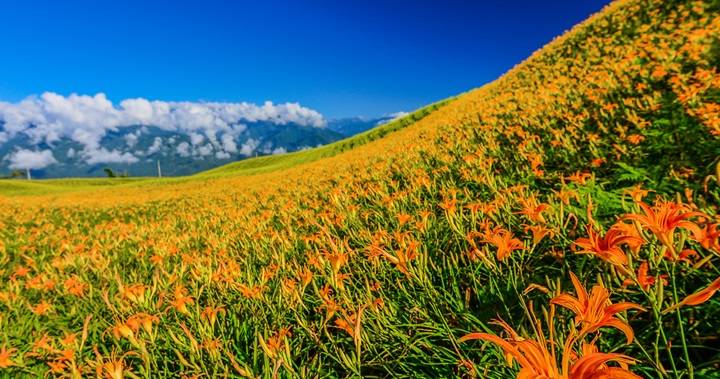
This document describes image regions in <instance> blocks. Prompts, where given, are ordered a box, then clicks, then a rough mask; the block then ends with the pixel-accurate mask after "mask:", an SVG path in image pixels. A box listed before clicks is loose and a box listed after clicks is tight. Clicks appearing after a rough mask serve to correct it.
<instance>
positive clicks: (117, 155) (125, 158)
mask: <svg viewBox="0 0 720 379" xmlns="http://www.w3.org/2000/svg"><path fill="white" fill-rule="evenodd" d="M83 157H84V158H85V162H87V163H88V164H96V163H135V162H137V161H139V159H138V158H137V157H136V156H134V155H132V154H131V153H128V152H124V153H123V152H121V151H119V150H112V151H110V150H108V149H106V148H104V147H101V148H99V149H97V150H91V151H85V152H83Z"/></svg>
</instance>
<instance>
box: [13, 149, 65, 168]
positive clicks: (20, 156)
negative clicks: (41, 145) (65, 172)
mask: <svg viewBox="0 0 720 379" xmlns="http://www.w3.org/2000/svg"><path fill="white" fill-rule="evenodd" d="M8 159H9V160H10V164H9V165H8V166H9V167H10V168H12V169H40V168H45V167H47V166H50V165H51V164H53V163H57V161H56V160H55V157H54V156H53V153H52V151H50V150H41V151H33V150H24V149H21V150H18V151H15V152H14V153H12V154H10V155H9V156H8Z"/></svg>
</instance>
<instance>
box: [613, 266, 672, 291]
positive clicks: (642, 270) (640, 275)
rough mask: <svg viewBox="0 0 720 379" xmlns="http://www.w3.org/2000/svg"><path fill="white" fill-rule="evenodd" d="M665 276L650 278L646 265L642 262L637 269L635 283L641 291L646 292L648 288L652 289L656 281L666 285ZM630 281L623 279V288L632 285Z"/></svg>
mask: <svg viewBox="0 0 720 379" xmlns="http://www.w3.org/2000/svg"><path fill="white" fill-rule="evenodd" d="M666 278H667V275H658V276H650V275H648V263H647V262H643V263H641V264H640V267H639V268H638V272H637V282H638V284H639V285H640V287H642V288H643V289H645V290H647V289H648V288H650V287H652V286H654V285H655V283H657V280H658V279H660V280H662V281H663V283H665V284H667V279H666ZM632 283H633V281H632V279H625V281H624V282H623V286H627V285H630V284H632Z"/></svg>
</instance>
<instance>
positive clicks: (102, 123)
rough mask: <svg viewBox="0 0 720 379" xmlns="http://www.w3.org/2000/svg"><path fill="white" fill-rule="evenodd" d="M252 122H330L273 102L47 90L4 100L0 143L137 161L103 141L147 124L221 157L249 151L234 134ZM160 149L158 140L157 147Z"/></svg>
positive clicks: (130, 141)
mask: <svg viewBox="0 0 720 379" xmlns="http://www.w3.org/2000/svg"><path fill="white" fill-rule="evenodd" d="M252 122H272V123H275V124H288V123H297V124H300V125H303V126H314V127H319V128H322V127H325V125H326V121H325V119H324V118H323V116H322V115H321V114H320V113H318V112H317V111H315V110H312V109H309V108H306V107H303V106H301V105H300V104H298V103H285V104H273V103H272V102H269V101H268V102H265V103H264V104H262V105H256V104H251V103H245V102H242V103H221V102H167V101H151V100H146V99H142V98H137V99H126V100H123V101H121V102H119V103H118V104H117V105H116V104H113V103H112V102H111V101H110V100H108V98H107V97H106V96H105V94H102V93H99V94H96V95H94V96H87V95H77V94H72V95H70V96H67V97H66V96H62V95H59V94H56V93H52V92H45V93H43V94H42V95H40V96H30V97H27V98H25V99H24V100H22V101H20V102H17V103H9V102H3V101H0V144H1V143H4V142H6V141H8V140H10V139H11V138H13V137H15V136H17V135H21V134H23V135H25V136H27V137H28V138H29V139H30V141H31V142H32V143H33V144H35V145H38V144H40V143H46V144H48V145H50V146H52V145H53V143H55V142H57V141H60V140H61V139H63V138H69V139H70V140H72V141H75V142H77V143H79V144H80V145H82V146H83V148H82V150H80V151H78V152H77V153H76V154H78V156H80V157H82V158H83V159H84V160H85V161H86V162H87V163H89V164H94V163H133V162H137V160H138V157H137V156H135V155H134V154H132V153H130V152H127V151H125V152H123V151H120V150H107V149H106V148H104V147H102V146H101V144H100V142H101V140H102V139H103V137H104V136H105V135H106V134H107V133H108V132H109V131H117V130H118V129H120V128H123V127H129V126H137V125H143V126H155V127H158V128H161V129H163V130H166V131H171V132H176V133H181V134H185V135H187V136H189V138H190V141H191V144H182V147H180V146H178V149H179V152H181V154H182V153H186V154H192V152H196V153H197V152H200V153H201V155H207V154H209V152H210V151H214V152H215V154H216V155H218V157H225V156H227V157H229V156H230V155H229V154H230V153H235V152H238V151H240V152H243V153H244V152H247V148H248V147H247V146H240V147H239V146H237V144H236V142H235V137H237V136H238V135H239V134H240V133H242V132H243V131H244V130H245V129H246V127H245V125H244V123H252ZM126 142H127V146H128V148H131V147H133V145H134V143H135V142H137V135H129V136H126ZM158 148H159V142H158V144H157V145H156V146H155V147H153V149H158ZM5 159H9V160H10V163H11V164H12V165H14V166H15V167H14V168H20V166H21V165H31V166H33V167H29V168H42V167H46V166H48V165H50V164H52V163H54V161H55V158H54V157H53V155H52V152H51V151H50V150H42V151H33V150H17V151H15V152H14V153H13V154H11V155H8V156H7V157H5ZM23 162H25V163H23ZM41 166H42V167H41ZM22 168H25V167H22Z"/></svg>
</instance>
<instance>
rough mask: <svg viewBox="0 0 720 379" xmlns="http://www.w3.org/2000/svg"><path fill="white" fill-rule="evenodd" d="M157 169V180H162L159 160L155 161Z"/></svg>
mask: <svg viewBox="0 0 720 379" xmlns="http://www.w3.org/2000/svg"><path fill="white" fill-rule="evenodd" d="M157 167H158V178H162V170H160V160H159V159H158V161H157Z"/></svg>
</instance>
